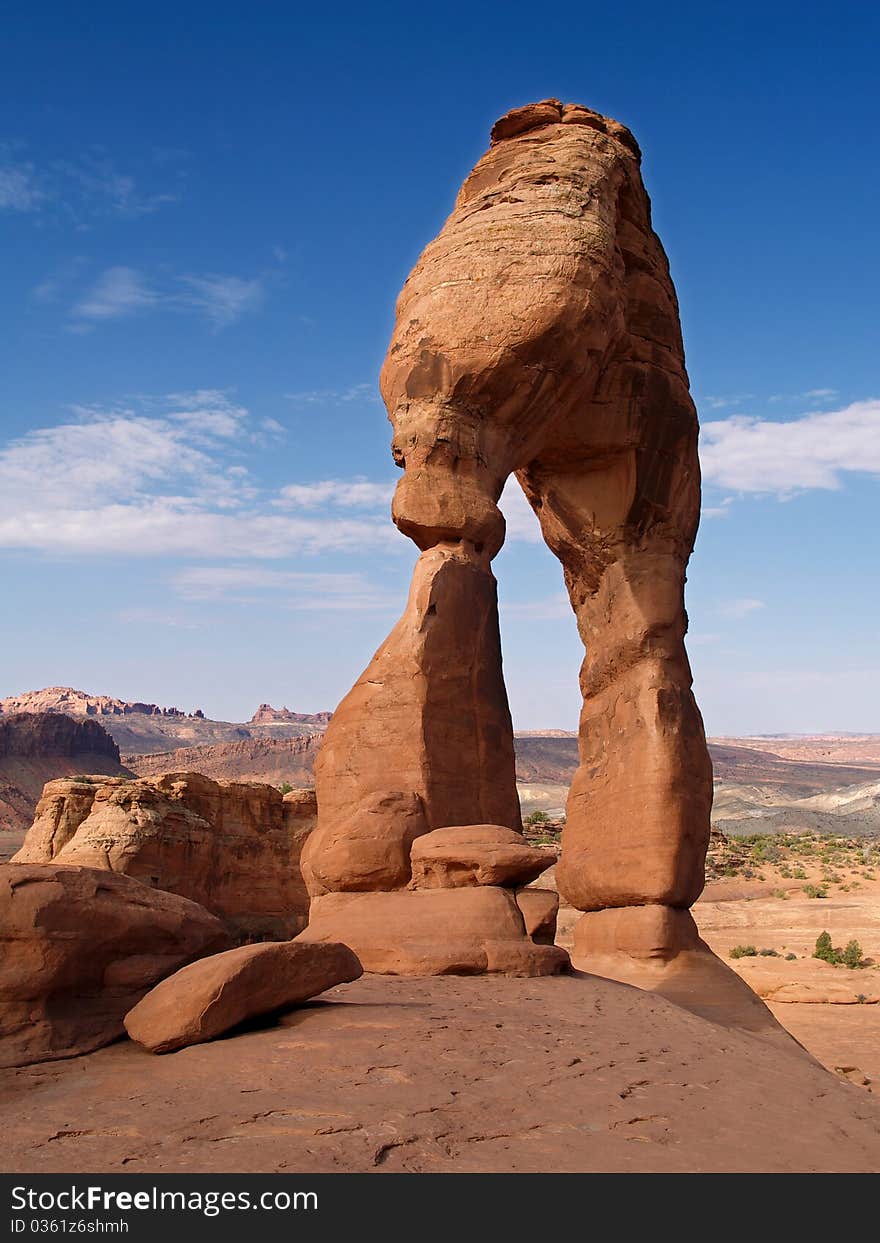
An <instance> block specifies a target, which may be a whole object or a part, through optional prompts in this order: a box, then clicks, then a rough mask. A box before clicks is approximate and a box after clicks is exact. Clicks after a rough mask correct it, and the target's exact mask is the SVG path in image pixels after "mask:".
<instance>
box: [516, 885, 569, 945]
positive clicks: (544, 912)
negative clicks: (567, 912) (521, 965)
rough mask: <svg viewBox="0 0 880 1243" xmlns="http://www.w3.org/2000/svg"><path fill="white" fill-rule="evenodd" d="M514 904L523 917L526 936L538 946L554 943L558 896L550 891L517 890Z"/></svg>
mask: <svg viewBox="0 0 880 1243" xmlns="http://www.w3.org/2000/svg"><path fill="white" fill-rule="evenodd" d="M516 904H517V906H518V907H519V909H520V914H521V915H522V917H523V923H524V924H525V928H526V935H527V936H530V937H531V938H532V940H533V941H534V942H536V944H538V945H553V944H554V942H555V941H556V918H557V916H558V914H559V894H558V893H556V892H554V890H552V889H517V890H516Z"/></svg>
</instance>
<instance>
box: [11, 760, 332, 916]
mask: <svg viewBox="0 0 880 1243" xmlns="http://www.w3.org/2000/svg"><path fill="white" fill-rule="evenodd" d="M316 814H317V813H316V806H315V796H314V793H313V791H311V790H295V791H292V792H290V793H288V794H286V795H284V796H282V794H281V793H280V791H278V790H277V789H275V788H274V787H272V786H268V785H259V784H257V783H245V782H217V781H211V780H210V779H209V778H207V777H202V776H200V775H199V774H198V773H169V774H167V775H165V776H164V777H158V778H156V779H151V780H146V779H142V780H137V781H132V780H126V779H124V778H116V779H111V780H109V781H105V780H101V779H92V780H89V781H83V780H79V781H76V780H73V781H67V780H65V781H51V782H49V783H48V785H47V786H46V788H45V790H44V791H43V797H42V799H41V800H40V803H39V805H38V807H37V814H36V818H35V820H34V823H33V825H32V826H31V828H30V830H29V831H28V834H27V836H26V838H25V841H24V845H23V846H22V848H21V850H20V851H19V852H18V854H17V855H15V857H14V858H15V861H16V862H19V863H50V862H54V863H60V864H72V865H79V866H86V867H94V868H103V869H106V870H107V871H111V872H118V873H119V872H121V873H126V874H127V875H129V876H132V877H134V878H136V879H137V880H140V881H143V882H144V883H145V884H148V885H151V886H153V887H154V888H156V889H162V890H167V891H169V892H171V893H176V894H180V895H181V896H183V897H185V898H189V899H191V900H192V901H194V902H199V903H201V904H202V905H203V906H204V907H206V908H207V909H208V910H209V911H211V912H213V913H214V914H215V915H218V916H220V918H221V919H223V920H224V922H225V923H226V924H227V925H228V926H229V928H230V929H231V930H232V931H234V932H235V933H236V934H237V935H243V936H292V935H293V934H294V933H296V932H298V931H299V930H300V929H301V928H302V927H303V926H304V924H305V922H306V919H307V914H308V896H307V894H306V890H305V886H304V883H303V880H302V874H301V871H300V867H299V856H300V852H301V850H302V846H303V843H304V842H305V841H306V840H307V838H308V836H309V834H310V833H311V831H312V829H313V827H314V824H315V820H316Z"/></svg>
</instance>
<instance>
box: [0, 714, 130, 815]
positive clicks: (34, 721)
mask: <svg viewBox="0 0 880 1243" xmlns="http://www.w3.org/2000/svg"><path fill="white" fill-rule="evenodd" d="M74 773H96V774H103V775H107V776H112V775H115V774H126V775H127V774H128V769H127V768H125V767H124V766H123V765H122V763H121V762H120V759H119V747H118V746H117V745H116V743H115V742H114V741H113V739H112V738H111V737H110V735H109V734H108V733H107V732H106V731H105V730H104V729H103V728H102V727H101V725H100V724H99V723H98V722H97V721H91V720H74V719H73V718H72V717H69V716H64V715H61V714H59V713H55V712H14V713H10V714H4V715H0V829H5V830H7V831H13V832H16V831H20V832H24V830H25V829H26V828H27V827H28V825H29V824H30V822H31V820H32V819H33V817H34V809H35V807H36V804H37V800H38V799H39V797H40V791H41V790H42V789H43V786H44V785H45V784H46V782H47V781H51V780H52V778H54V777H63V776H71V775H73V774H74ZM19 840H20V839H19Z"/></svg>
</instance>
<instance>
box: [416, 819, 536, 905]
mask: <svg viewBox="0 0 880 1243" xmlns="http://www.w3.org/2000/svg"><path fill="white" fill-rule="evenodd" d="M410 858H411V862H412V880H411V881H410V887H411V888H412V889H458V888H460V887H462V886H464V885H528V884H529V882H530V881H533V880H536V879H537V878H538V877H539V876H540V875H541V873H542V872H546V870H547V868H549V867H552V866H553V864H554V863H555V862H556V856H555V854H552V853H551V854H548V853H547V852H546V851H542V850H536V849H535V848H534V847H533V846H529V844H528V843H527V842H526V841H524V839H523V836H522V834H521V833H515V832H513V830H512V829H504V828H501V827H500V826H499V825H497V824H471V825H465V826H462V827H460V828H450V829H435V830H434V832H433V833H426V834H425V836H424V837H420V838H419V839H418V840H417V841H415V842H413V846H412V851H411V853H410Z"/></svg>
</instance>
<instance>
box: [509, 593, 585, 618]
mask: <svg viewBox="0 0 880 1243" xmlns="http://www.w3.org/2000/svg"><path fill="white" fill-rule="evenodd" d="M499 611H500V613H501V617H502V619H504V618H516V619H517V620H525V621H559V620H561V619H563V618H564V619H566V620H570V621H573V620H574V613H573V611H572V607H571V601H570V600H569V598H568V596H567V595H566V594H565V592H564V591H560V592H559V593H558V594H557V595H554V596H548V597H547V598H546V599H544V600H518V601H511V602H510V603H507V602H506V601H504V600H503V599H502V601H501V603H500V606H499Z"/></svg>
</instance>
